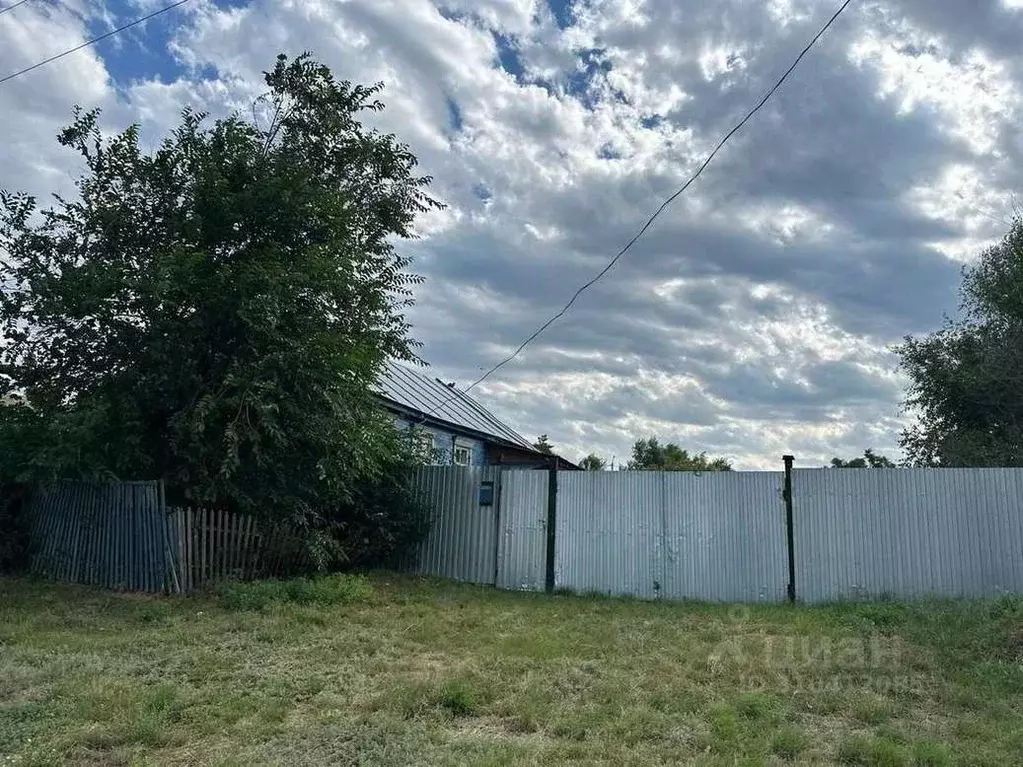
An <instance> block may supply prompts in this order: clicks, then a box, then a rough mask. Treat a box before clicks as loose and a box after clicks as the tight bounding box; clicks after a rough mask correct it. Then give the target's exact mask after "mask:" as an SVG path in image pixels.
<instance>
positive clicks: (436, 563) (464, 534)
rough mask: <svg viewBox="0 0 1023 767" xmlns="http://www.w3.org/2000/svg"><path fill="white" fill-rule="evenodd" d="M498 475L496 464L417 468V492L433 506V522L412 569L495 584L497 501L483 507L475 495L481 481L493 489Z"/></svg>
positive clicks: (426, 573)
mask: <svg viewBox="0 0 1023 767" xmlns="http://www.w3.org/2000/svg"><path fill="white" fill-rule="evenodd" d="M499 476H500V471H499V469H497V468H496V467H494V466H428V467H424V468H422V469H419V470H418V473H417V476H416V486H417V488H418V492H419V493H420V494H421V495H422V496H423V497H424V498H425V499H426V500H427V501H428V502H429V503H430V504H431V505H432V506H433V509H434V513H435V518H434V524H433V527H432V528H431V530H430V533H429V535H428V536H427V538H426V540H425V541H424V542H423V544H422V545H421V546H420V549H419V555H418V558H417V561H416V562H415V563H413V564H412V565H411V566H410V569H412V570H414V571H415V572H419V573H422V574H425V575H440V576H444V577H446V578H454V579H456V580H461V581H470V582H472V583H488V584H493V583H494V574H495V571H496V569H497V509H498V507H497V503H496V499H495V503H494V504H493V505H491V506H481V505H480V503H479V491H480V487H481V486H482V484H483V483H484V482H494V483H495V486H496V483H497V482H498V480H499ZM495 491H496V487H495ZM495 495H496V492H495Z"/></svg>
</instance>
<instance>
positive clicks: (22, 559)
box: [0, 484, 29, 573]
mask: <svg viewBox="0 0 1023 767" xmlns="http://www.w3.org/2000/svg"><path fill="white" fill-rule="evenodd" d="M26 500H27V498H26V489H25V487H24V486H23V485H15V484H0V573H14V572H20V571H21V570H24V569H25V568H27V567H28V563H29V530H28V515H27V513H26V509H27V504H26Z"/></svg>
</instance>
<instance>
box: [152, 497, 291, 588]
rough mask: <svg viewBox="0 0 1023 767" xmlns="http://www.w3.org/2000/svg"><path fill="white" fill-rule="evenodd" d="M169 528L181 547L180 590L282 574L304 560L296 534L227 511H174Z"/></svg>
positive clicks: (172, 537)
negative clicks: (229, 580) (215, 582)
mask: <svg viewBox="0 0 1023 767" xmlns="http://www.w3.org/2000/svg"><path fill="white" fill-rule="evenodd" d="M167 525H168V528H169V529H170V530H171V536H170V537H171V540H173V541H176V543H177V552H176V555H177V556H176V561H177V563H178V566H177V572H178V582H179V583H180V590H181V591H194V590H196V589H199V588H201V587H202V586H203V585H205V584H207V583H210V582H212V581H216V580H222V579H225V578H235V579H241V580H247V579H251V578H268V577H273V576H275V575H282V574H284V573H286V572H288V571H289V570H292V569H295V568H296V567H300V566H302V565H303V564H304V562H305V559H304V553H303V550H302V547H301V543H300V541H299V540H298V538H297V537H296V536H295V535H294V534H292V533H290V531H288V530H287V529H286V528H284V527H282V526H271V525H268V524H266V523H264V522H260V521H258V520H256V519H254V518H253V517H247V516H243V515H241V514H232V513H231V512H229V511H224V510H223V509H206V508H199V509H193V508H188V507H176V508H172V509H170V510H169V513H168V514H167Z"/></svg>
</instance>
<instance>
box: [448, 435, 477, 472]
mask: <svg viewBox="0 0 1023 767" xmlns="http://www.w3.org/2000/svg"><path fill="white" fill-rule="evenodd" d="M451 462H452V463H453V464H455V466H469V465H471V464H472V443H471V442H467V441H465V440H461V439H457V438H456V439H455V448H454V453H453V454H452V459H451Z"/></svg>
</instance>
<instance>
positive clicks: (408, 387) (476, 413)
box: [377, 362, 536, 452]
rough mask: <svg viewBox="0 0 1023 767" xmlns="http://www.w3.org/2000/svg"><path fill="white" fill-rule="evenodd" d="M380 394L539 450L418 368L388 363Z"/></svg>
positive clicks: (438, 417)
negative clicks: (413, 368)
mask: <svg viewBox="0 0 1023 767" xmlns="http://www.w3.org/2000/svg"><path fill="white" fill-rule="evenodd" d="M377 394H379V395H380V396H381V397H383V398H385V399H388V400H391V401H392V402H394V403H395V404H397V405H400V406H401V407H403V408H405V409H406V410H412V411H415V412H417V413H422V414H424V415H425V414H426V413H429V414H430V415H429V417H430V419H431V420H434V421H444V422H446V423H449V424H451V425H452V426H455V427H460V428H463V429H468V430H470V431H474V432H477V433H479V434H484V435H487V436H490V437H493V438H494V439H495V440H497V441H500V442H507V443H511V444H512V445H515V446H516V447H520V448H524V449H526V450H529V451H531V452H536V448H534V447H533V446H532V445H531V444H530V443H529V442H528V441H527V440H526V439H525V438H524V437H523V436H522V435H521V434H518V433H517V432H516V431H515V430H513V429H512V428H511V427H509V426H507V425H505V424H504V423H502V422H501V421H499V420H498V419H497V418H495V417H494V416H493V415H491V414H490V412H489V411H487V409H486V408H485V407H483V406H482V405H481V404H479V403H478V402H476V400H474V399H473V398H472V397H470V396H469V395H468V394H466V393H465V392H462V391H459V390H458V389H456V388H454V387H453V386H448V385H447V384H445V383H443V382H441V381H439V380H437V379H436V378H434V377H432V376H430V375H427V374H426V373H421V372H419V371H418V370H412V369H411V368H407V367H405V366H404V365H399V364H397V363H395V362H388V363H387V364H386V365H385V367H384V371H383V373H382V374H381V376H380V380H379V381H378V382H377ZM434 408H436V409H434Z"/></svg>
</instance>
